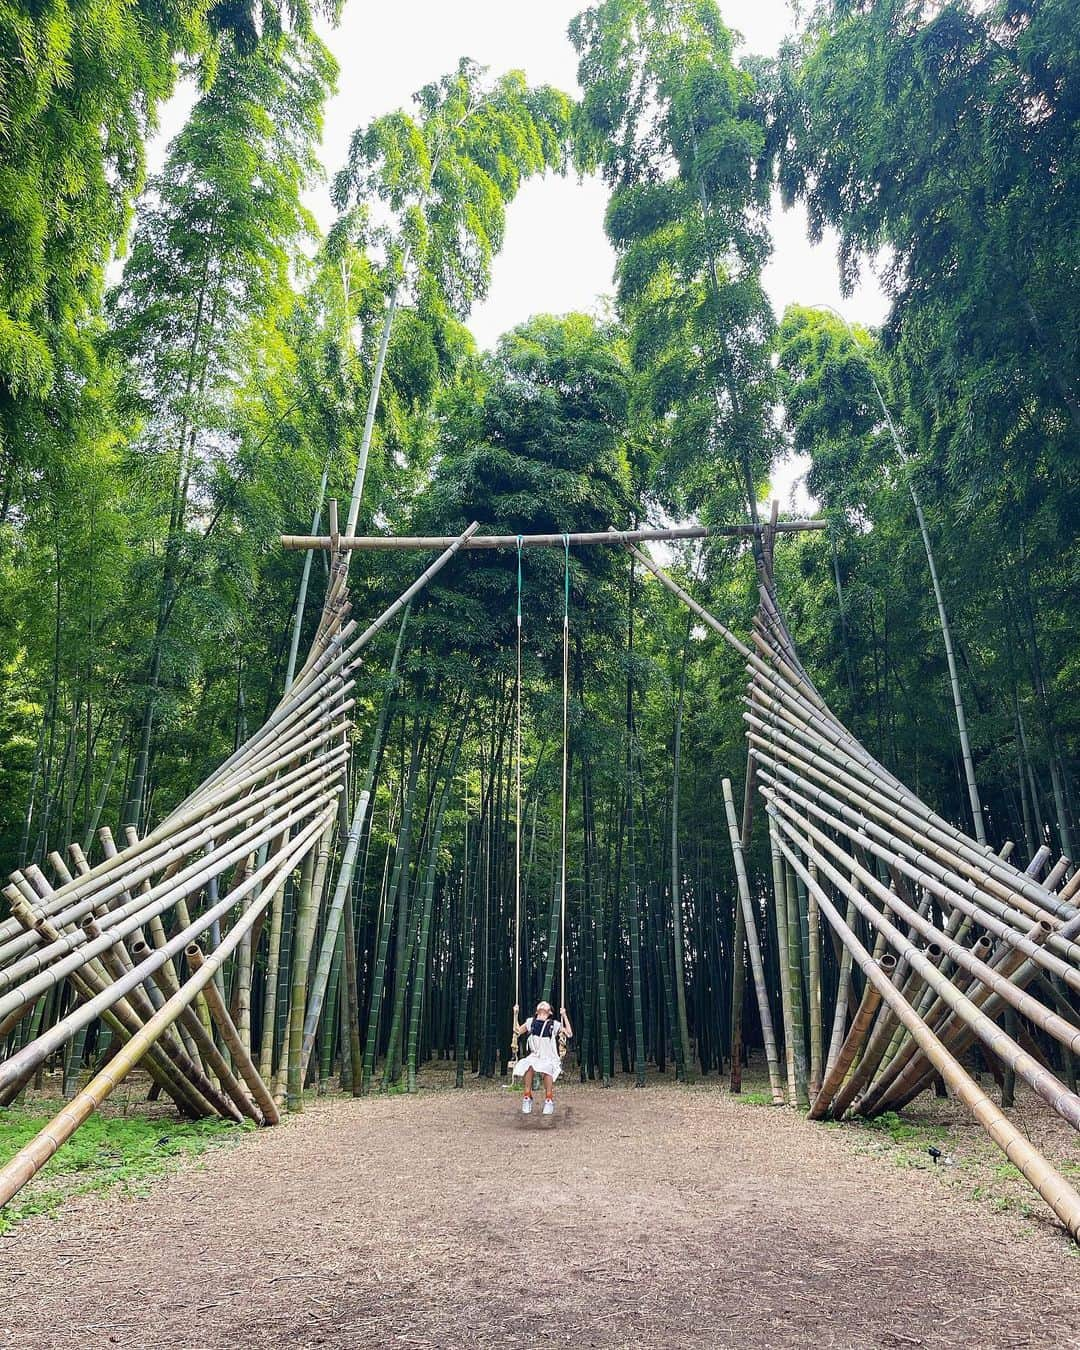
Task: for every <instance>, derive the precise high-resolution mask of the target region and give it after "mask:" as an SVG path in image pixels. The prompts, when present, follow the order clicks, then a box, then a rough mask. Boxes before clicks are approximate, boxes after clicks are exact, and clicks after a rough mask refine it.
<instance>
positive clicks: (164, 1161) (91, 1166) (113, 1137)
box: [0, 1102, 247, 1235]
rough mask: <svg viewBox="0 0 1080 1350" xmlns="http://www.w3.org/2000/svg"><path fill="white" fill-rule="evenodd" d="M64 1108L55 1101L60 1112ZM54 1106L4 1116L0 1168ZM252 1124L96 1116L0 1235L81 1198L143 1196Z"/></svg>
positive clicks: (20, 1202)
mask: <svg viewBox="0 0 1080 1350" xmlns="http://www.w3.org/2000/svg"><path fill="white" fill-rule="evenodd" d="M59 1106H60V1103H56V1109H59ZM42 1107H44V1108H45V1110H46V1111H48V1104H46V1103H41V1102H35V1103H34V1108H33V1109H32V1110H18V1109H16V1110H7V1111H0V1164H2V1163H4V1162H6V1161H7V1160H8V1159H9V1158H11V1157H13V1156H14V1155H15V1154H16V1153H17V1152H18V1151H19V1149H20V1148H22V1147H23V1145H24V1144H26V1143H27V1142H28V1141H29V1140H31V1139H32V1138H33V1137H34V1135H36V1134H37V1133H38V1132H39V1131H40V1130H41V1129H42V1128H44V1126H45V1125H47V1124H48V1122H49V1120H50V1119H51V1118H52V1116H53V1114H55V1112H54V1111H49V1113H48V1114H41V1108H42ZM245 1128H247V1127H246V1126H241V1125H235V1124H233V1123H231V1122H230V1121H226V1120H218V1119H211V1120H197V1121H181V1120H163V1119H161V1118H160V1117H159V1118H157V1119H153V1120H151V1119H147V1118H146V1117H143V1116H135V1115H128V1116H98V1115H95V1116H91V1117H90V1119H89V1120H88V1121H87V1122H86V1124H85V1125H83V1126H82V1127H81V1128H80V1129H79V1130H77V1131H76V1133H75V1134H74V1136H73V1137H72V1138H71V1139H70V1140H69V1141H68V1142H67V1143H66V1144H65V1145H64V1146H63V1147H62V1148H61V1149H60V1150H59V1152H58V1153H57V1154H56V1156H55V1157H54V1158H53V1159H52V1160H51V1161H50V1162H49V1164H48V1166H47V1168H46V1170H45V1171H44V1172H43V1173H42V1174H41V1175H40V1176H38V1177H35V1178H34V1180H33V1181H31V1182H30V1183H29V1185H28V1186H26V1188H25V1189H24V1190H22V1191H21V1192H20V1193H19V1194H18V1195H17V1196H16V1197H15V1199H14V1200H13V1201H11V1203H10V1204H8V1205H7V1206H5V1207H4V1208H3V1209H0V1235H3V1234H4V1233H7V1232H9V1231H10V1230H11V1229H12V1228H13V1227H14V1226H15V1225H16V1224H17V1223H19V1222H20V1221H21V1220H22V1219H26V1218H29V1217H30V1216H31V1215H33V1214H45V1215H49V1216H51V1215H54V1214H55V1213H56V1211H57V1210H58V1209H59V1208H60V1207H61V1206H62V1205H63V1204H64V1202H65V1201H67V1200H69V1199H71V1198H72V1197H73V1196H76V1195H86V1194H89V1193H90V1192H93V1191H107V1190H112V1189H114V1188H116V1187H120V1188H122V1189H123V1190H124V1191H125V1192H129V1193H131V1194H141V1193H143V1192H144V1191H145V1190H146V1187H147V1183H148V1182H149V1181H151V1180H152V1179H153V1178H154V1177H158V1176H161V1175H162V1174H163V1173H166V1172H169V1171H171V1170H172V1169H173V1168H174V1167H176V1166H177V1164H178V1162H179V1161H180V1160H182V1159H184V1158H190V1157H193V1156H195V1155H197V1154H200V1153H205V1152H206V1151H207V1150H208V1149H211V1148H215V1147H219V1146H220V1145H222V1144H224V1143H226V1142H230V1141H232V1140H235V1139H237V1138H239V1136H240V1134H241V1132H242V1131H243V1130H244V1129H245Z"/></svg>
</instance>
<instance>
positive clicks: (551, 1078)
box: [514, 1002, 574, 1116]
mask: <svg viewBox="0 0 1080 1350" xmlns="http://www.w3.org/2000/svg"><path fill="white" fill-rule="evenodd" d="M517 1019H518V1005H517V1004H516V1003H515V1004H514V1035H515V1036H528V1038H529V1053H528V1054H527V1055H526V1056H525V1058H524V1059H519V1060H518V1061H517V1063H516V1064H515V1065H514V1077H515V1078H524V1079H525V1098H524V1100H523V1101H522V1103H521V1110H522V1113H523V1114H524V1115H526V1116H527V1115H528V1114H529V1112H530V1111H531V1110H532V1104H533V1077H534V1076H535V1075H536V1074H539V1075H540V1076H541V1078H543V1080H544V1115H545V1116H550V1115H551V1114H552V1112H553V1111H554V1110H555V1079H556V1078H558V1076H559V1074H561V1073H562V1056H561V1055H560V1054H559V1036H560V1034H562V1033H565V1034H566V1035H567V1036H568V1037H570V1036H573V1034H574V1029H573V1027H571V1025H570V1018H569V1016H568V1015H567V1012H566V1009H565V1008H560V1009H559V1017H558V1019H556V1017H555V1016H554V1012H553V1009H552V1007H551V1004H550V1003H545V1002H540V1003H538V1004H537V1005H536V1016H535V1017H531V1018H529V1020H528V1021H527V1022H521V1023H519V1022H518V1020H517Z"/></svg>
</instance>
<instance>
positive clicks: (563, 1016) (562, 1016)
mask: <svg viewBox="0 0 1080 1350" xmlns="http://www.w3.org/2000/svg"><path fill="white" fill-rule="evenodd" d="M559 1020H560V1021H561V1022H562V1025H563V1030H564V1031H565V1032H566V1036H567V1039H568V1040H571V1041H572V1040H573V1039H574V1028H573V1027H572V1026H571V1025H570V1016H569V1014H568V1013H567V1011H566V1009H565V1008H560V1009H559Z"/></svg>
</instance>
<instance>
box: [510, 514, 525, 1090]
mask: <svg viewBox="0 0 1080 1350" xmlns="http://www.w3.org/2000/svg"><path fill="white" fill-rule="evenodd" d="M522 546H523V541H522V537H521V535H520V534H519V535H518V539H517V686H516V689H515V695H514V704H515V727H514V1007H515V1008H517V1009H518V1012H520V1011H521V1009H520V1007H519V1005H520V1003H521V590H522V575H521V572H522V567H521V551H522ZM513 1023H514V1025H513V1027H512V1028H511V1031H510V1059H509V1064H508V1068H509V1071H510V1074H511V1075H513V1072H514V1065H515V1064H516V1063H517V1054H518V1035H517V1028H518V1021H517V1013H515V1014H514V1017H513Z"/></svg>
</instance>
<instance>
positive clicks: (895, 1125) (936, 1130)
mask: <svg viewBox="0 0 1080 1350" xmlns="http://www.w3.org/2000/svg"><path fill="white" fill-rule="evenodd" d="M851 1123H852V1124H858V1125H860V1126H861V1127H862V1128H863V1129H866V1130H878V1131H881V1132H883V1133H885V1134H887V1135H888V1136H889V1138H890V1139H891V1140H892V1141H893V1143H894V1144H908V1145H910V1144H921V1143H925V1142H926V1141H928V1140H935V1139H947V1138H948V1137H949V1131H948V1130H947V1129H946V1128H945V1126H944V1125H930V1124H928V1123H926V1122H925V1121H919V1122H915V1121H911V1120H904V1119H903V1117H902V1116H898V1115H897V1114H896V1112H895V1111H886V1112H885V1113H884V1114H883V1115H880V1116H874V1117H873V1118H872V1119H870V1120H865V1121H863V1120H857V1121H853V1122H851Z"/></svg>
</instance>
